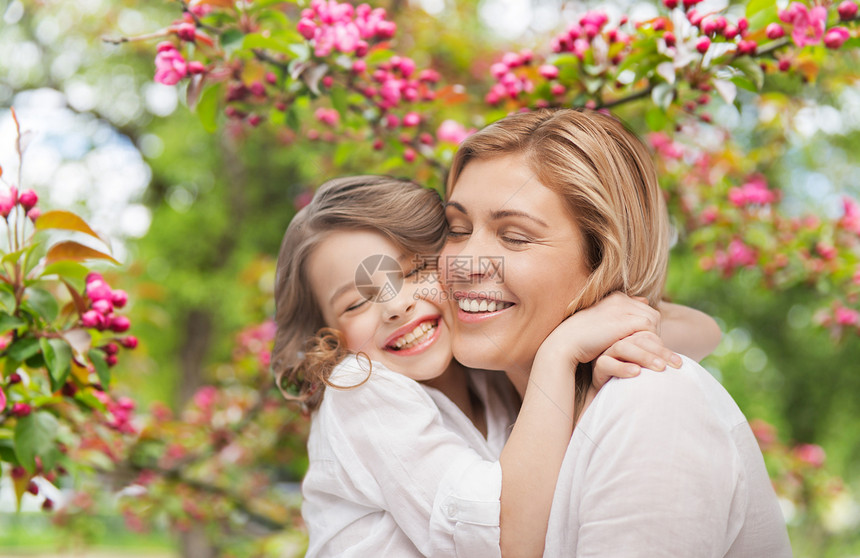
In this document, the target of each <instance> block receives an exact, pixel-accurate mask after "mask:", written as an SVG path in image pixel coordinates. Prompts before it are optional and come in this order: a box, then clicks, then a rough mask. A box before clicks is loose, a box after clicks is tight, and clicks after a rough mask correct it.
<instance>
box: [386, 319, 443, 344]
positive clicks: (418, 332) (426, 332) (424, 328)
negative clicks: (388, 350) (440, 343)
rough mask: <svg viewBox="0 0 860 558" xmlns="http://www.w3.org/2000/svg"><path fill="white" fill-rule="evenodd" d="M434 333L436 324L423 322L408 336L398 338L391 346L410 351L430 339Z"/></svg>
mask: <svg viewBox="0 0 860 558" xmlns="http://www.w3.org/2000/svg"><path fill="white" fill-rule="evenodd" d="M434 331H436V322H422V323H420V324H418V325H417V326H415V329H413V330H412V331H410V332H409V333H407V334H406V335H403V336H402V337H398V338H397V340H396V341H395V342H394V343H392V344H391V346H392V347H394V348H395V349H398V350H401V349H409V348H411V347H414V346H415V345H417V344H419V343H422V342H424V341H426V340H427V339H429V338H430V336H431V335H433V332H434Z"/></svg>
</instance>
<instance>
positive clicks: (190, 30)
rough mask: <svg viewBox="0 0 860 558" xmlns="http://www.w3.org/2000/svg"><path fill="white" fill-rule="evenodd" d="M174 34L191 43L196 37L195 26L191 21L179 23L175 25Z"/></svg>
mask: <svg viewBox="0 0 860 558" xmlns="http://www.w3.org/2000/svg"><path fill="white" fill-rule="evenodd" d="M176 35H177V36H178V37H179V38H180V39H182V40H183V41H188V42H189V43H193V42H194V39H196V38H197V27H196V26H195V25H194V24H193V23H188V22H184V23H180V24H179V25H177V26H176Z"/></svg>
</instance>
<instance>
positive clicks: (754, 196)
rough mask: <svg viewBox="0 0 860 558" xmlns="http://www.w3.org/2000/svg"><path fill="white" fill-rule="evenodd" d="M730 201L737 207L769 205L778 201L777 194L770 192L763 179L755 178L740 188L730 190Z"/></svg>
mask: <svg viewBox="0 0 860 558" xmlns="http://www.w3.org/2000/svg"><path fill="white" fill-rule="evenodd" d="M729 201H730V202H731V203H732V205H734V206H735V207H744V206H747V205H767V204H770V203H773V202H774V201H776V192H774V191H773V190H768V188H767V183H766V182H765V180H764V178H763V177H760V176H758V177H754V178H752V179H751V180H750V181H749V182H747V183H746V184H744V185H743V186H741V187H739V188H732V189H730V190H729Z"/></svg>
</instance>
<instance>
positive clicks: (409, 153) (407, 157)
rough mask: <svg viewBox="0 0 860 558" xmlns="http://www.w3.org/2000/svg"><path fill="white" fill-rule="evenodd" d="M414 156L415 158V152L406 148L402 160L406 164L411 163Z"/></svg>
mask: <svg viewBox="0 0 860 558" xmlns="http://www.w3.org/2000/svg"><path fill="white" fill-rule="evenodd" d="M416 156H417V154H416V153H415V150H414V149H412V148H411V147H407V148H406V151H404V152H403V160H404V161H406V162H407V163H411V162H413V161H415V157H416Z"/></svg>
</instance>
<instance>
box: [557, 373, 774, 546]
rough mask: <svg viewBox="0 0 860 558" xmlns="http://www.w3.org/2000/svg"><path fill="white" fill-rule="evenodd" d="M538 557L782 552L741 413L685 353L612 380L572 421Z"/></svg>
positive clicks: (768, 490)
mask: <svg viewBox="0 0 860 558" xmlns="http://www.w3.org/2000/svg"><path fill="white" fill-rule="evenodd" d="M544 556H545V557H550V558H555V557H562V556H563V557H577V558H590V557H603V558H608V557H611V558H635V557H641V558H646V557H647V558H662V557H666V558H670V557H671V558H675V557H684V558H699V557H702V558H704V557H714V558H785V557H790V556H791V548H790V546H789V542H788V535H787V533H786V528H785V521H784V519H783V517H782V513H781V512H780V508H779V506H778V503H777V500H776V495H775V494H774V492H773V487H772V485H771V482H770V479H769V478H768V475H767V471H766V470H765V465H764V460H763V459H762V455H761V451H760V450H759V447H758V444H757V443H756V440H755V437H754V436H753V434H752V431H751V430H750V427H749V425H748V423H747V420H746V419H745V418H744V415H743V414H742V413H741V411H740V409H738V406H737V405H736V404H735V402H734V401H733V400H732V398H731V396H729V394H728V393H727V392H726V390H725V389H723V387H722V386H721V385H720V384H719V383H718V382H717V381H716V380H715V379H714V378H713V377H712V376H711V375H710V374H709V373H708V372H707V371H706V370H704V369H703V368H702V367H701V366H699V365H698V364H697V363H695V362H693V361H692V360H690V359H688V358H684V365H683V366H682V367H681V369H680V370H672V369H668V370H667V371H665V372H660V373H658V372H653V371H650V370H643V371H642V373H641V374H640V375H639V376H638V377H636V378H632V379H625V380H618V379H613V380H611V381H609V382H608V383H607V384H606V385H605V386H603V388H602V389H601V390H600V392H598V394H597V396H596V397H595V398H594V401H593V402H592V403H591V405H590V406H589V407H588V409H586V411H585V413H584V414H583V416H582V418H581V420H580V421H579V424H578V425H577V427H576V429H575V430H574V433H573V437H572V438H571V442H570V445H569V446H568V450H567V454H566V455H565V459H564V463H563V465H562V469H561V473H560V475H559V480H558V484H557V485H556V491H555V496H554V499H553V504H552V511H551V514H550V519H549V529H548V531H547V538H546V548H545V553H544Z"/></svg>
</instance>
